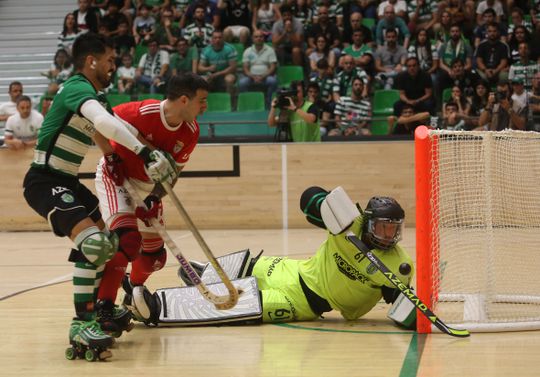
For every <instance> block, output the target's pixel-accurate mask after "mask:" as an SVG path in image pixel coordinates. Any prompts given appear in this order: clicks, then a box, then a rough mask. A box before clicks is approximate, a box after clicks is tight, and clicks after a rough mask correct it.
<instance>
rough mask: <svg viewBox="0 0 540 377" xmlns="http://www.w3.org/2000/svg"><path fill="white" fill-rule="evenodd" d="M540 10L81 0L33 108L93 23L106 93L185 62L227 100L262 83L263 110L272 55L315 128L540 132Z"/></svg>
mask: <svg viewBox="0 0 540 377" xmlns="http://www.w3.org/2000/svg"><path fill="white" fill-rule="evenodd" d="M539 10H540V1H537V0H481V1H475V0H442V1H436V0H411V1H403V0H387V1H376V0H283V1H279V0H138V1H130V0H101V1H100V0H96V1H90V0H79V1H78V7H77V8H76V9H74V11H73V12H71V13H68V14H66V15H65V18H64V23H63V26H62V31H61V33H60V34H59V37H58V50H57V51H56V54H55V56H54V60H53V62H52V65H51V68H50V70H49V71H47V72H45V73H44V74H45V75H47V76H48V77H49V79H50V84H49V88H48V90H47V93H45V94H44V96H43V98H42V100H41V101H40V110H41V112H42V114H45V113H46V111H47V108H48V105H49V104H50V100H51V99H52V97H53V96H54V93H55V92H56V91H57V90H58V86H59V85H61V84H62V82H63V81H65V80H66V79H67V78H68V77H69V76H70V74H71V73H72V64H71V62H70V50H71V46H72V44H73V41H74V40H75V38H76V37H77V36H78V35H80V34H81V33H85V32H88V31H92V32H95V33H99V34H103V35H105V36H107V37H110V38H112V39H113V40H114V45H115V49H116V52H117V58H118V61H117V64H118V70H117V73H116V77H115V80H114V83H113V84H111V87H110V88H109V92H110V93H127V94H130V95H133V96H136V95H138V94H140V93H151V94H159V93H164V90H165V87H166V84H167V80H168V79H169V78H170V77H171V76H173V75H178V74H180V73H181V72H183V71H192V72H195V73H198V74H200V75H202V76H204V77H205V78H206V79H207V80H208V81H209V83H210V84H211V91H215V92H228V93H229V94H230V96H231V98H232V103H233V105H232V107H233V109H234V108H235V104H236V99H237V97H238V94H239V93H241V92H245V91H262V92H263V93H264V95H265V99H266V100H265V105H266V109H267V110H269V109H270V107H271V106H272V105H271V104H272V102H271V101H272V98H273V97H275V96H276V92H279V91H280V90H281V89H280V87H281V84H282V83H281V82H280V80H279V78H278V75H277V71H278V67H284V66H299V67H302V69H303V72H304V74H303V84H304V85H303V88H301V90H302V89H303V91H304V93H305V97H306V100H308V101H310V102H312V103H313V104H315V105H316V109H317V120H318V122H319V124H320V126H321V127H320V130H321V134H323V135H324V134H328V135H370V134H371V133H372V132H371V131H372V127H373V124H374V122H379V123H380V122H383V123H384V124H385V126H386V124H388V126H387V127H388V128H387V129H388V133H397V134H400V133H401V134H407V133H412V132H413V131H414V129H415V127H416V126H418V125H419V124H429V125H432V126H433V127H438V128H446V129H456V130H477V129H478V130H482V129H483V130H488V129H489V130H501V129H504V128H513V129H522V130H540V118H539V117H538V115H540V66H539V65H538V61H539V58H540V22H539V21H540V19H538V18H537V15H538V11H539ZM538 17H540V15H538ZM295 85H296V84H295ZM134 98H135V97H134ZM381 98H382V99H383V102H385V101H386V102H388V101H390V102H391V103H390V105H389V106H390V113H389V112H388V104H387V108H386V111H381V109H379V108H378V103H379V102H380V100H381ZM0 116H2V108H1V107H0Z"/></svg>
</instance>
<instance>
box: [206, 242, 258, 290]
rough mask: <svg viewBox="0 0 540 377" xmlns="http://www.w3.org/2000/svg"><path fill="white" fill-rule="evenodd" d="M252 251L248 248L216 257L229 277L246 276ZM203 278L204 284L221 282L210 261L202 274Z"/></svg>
mask: <svg viewBox="0 0 540 377" xmlns="http://www.w3.org/2000/svg"><path fill="white" fill-rule="evenodd" d="M250 256H251V253H250V251H249V250H248V249H246V250H242V251H237V252H235V253H230V254H227V255H223V256H221V257H218V258H216V260H217V261H218V263H219V265H220V266H221V268H223V271H225V273H226V274H227V276H228V277H229V279H231V280H232V279H239V278H241V277H244V276H245V272H246V269H247V267H248V265H249V263H248V262H249V261H250ZM201 280H202V281H203V283H204V284H212V283H218V282H221V279H220V277H219V275H218V274H217V272H216V270H215V268H214V267H213V266H212V265H211V264H210V263H208V264H207V265H206V268H205V269H204V270H203V272H202V274H201Z"/></svg>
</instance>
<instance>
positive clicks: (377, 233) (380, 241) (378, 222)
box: [367, 217, 403, 250]
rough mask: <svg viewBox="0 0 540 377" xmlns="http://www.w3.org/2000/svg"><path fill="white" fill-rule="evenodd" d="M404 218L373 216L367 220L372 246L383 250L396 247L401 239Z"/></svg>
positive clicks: (368, 234)
mask: <svg viewBox="0 0 540 377" xmlns="http://www.w3.org/2000/svg"><path fill="white" fill-rule="evenodd" d="M402 229H403V219H389V218H382V217H378V218H371V219H368V222H367V236H368V239H369V242H370V243H371V244H372V246H374V247H376V248H377V249H381V250H388V249H390V248H392V247H394V246H395V245H396V244H397V243H398V242H399V241H400V240H401V234H402Z"/></svg>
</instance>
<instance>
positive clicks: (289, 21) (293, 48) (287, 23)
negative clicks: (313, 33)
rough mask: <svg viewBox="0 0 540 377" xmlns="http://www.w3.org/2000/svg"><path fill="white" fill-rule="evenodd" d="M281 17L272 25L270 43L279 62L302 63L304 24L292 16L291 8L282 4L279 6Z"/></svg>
mask: <svg viewBox="0 0 540 377" xmlns="http://www.w3.org/2000/svg"><path fill="white" fill-rule="evenodd" d="M279 10H280V13H281V19H280V20H278V21H277V22H276V23H275V24H274V26H273V27H272V44H273V46H274V50H275V51H276V54H277V57H278V60H279V62H280V63H281V64H286V63H289V62H292V63H293V64H294V65H303V58H302V56H303V51H302V48H303V44H304V26H303V25H302V22H301V21H300V20H298V19H297V18H295V17H293V13H292V9H291V8H290V7H289V6H288V5H287V4H284V5H282V6H281V7H280V8H279Z"/></svg>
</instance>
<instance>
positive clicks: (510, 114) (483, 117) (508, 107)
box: [478, 81, 529, 131]
mask: <svg viewBox="0 0 540 377" xmlns="http://www.w3.org/2000/svg"><path fill="white" fill-rule="evenodd" d="M528 111H529V110H528V109H527V105H525V106H523V104H520V103H519V102H516V101H513V100H512V98H511V93H510V85H509V84H508V82H507V81H502V82H499V83H498V84H497V90H496V92H492V93H490V94H489V97H488V102H487V106H486V108H485V109H484V110H483V111H482V113H481V114H480V119H479V120H478V124H479V125H480V129H484V130H490V131H501V130H504V129H506V128H511V129H514V130H525V126H526V123H527V114H528ZM482 126H483V127H482Z"/></svg>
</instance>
